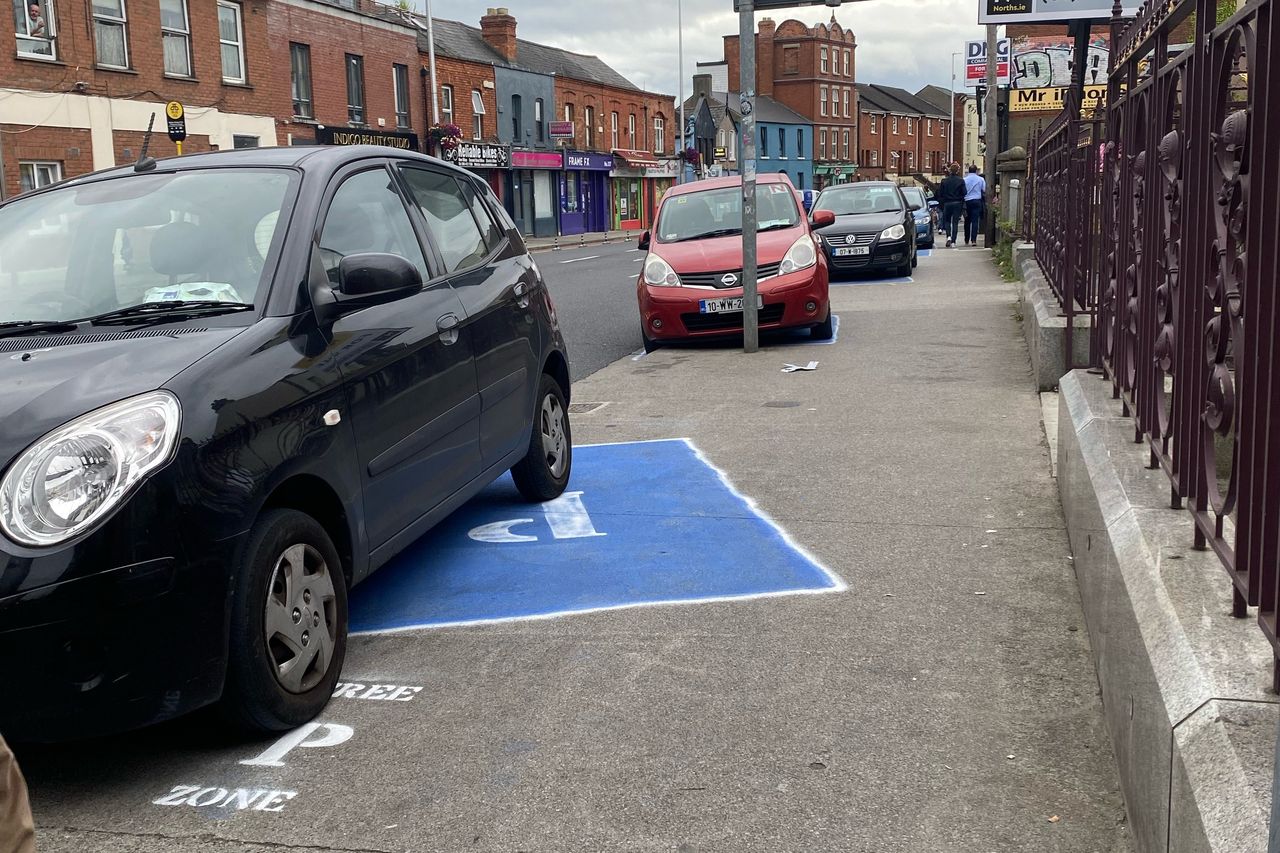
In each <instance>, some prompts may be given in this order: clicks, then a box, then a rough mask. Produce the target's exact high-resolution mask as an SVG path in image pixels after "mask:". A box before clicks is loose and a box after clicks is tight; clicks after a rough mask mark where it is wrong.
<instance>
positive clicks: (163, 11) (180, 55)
mask: <svg viewBox="0 0 1280 853" xmlns="http://www.w3.org/2000/svg"><path fill="white" fill-rule="evenodd" d="M160 46H161V48H162V53H163V54H164V73H165V74H172V75H173V76H175V77H190V76H191V23H190V21H189V19H188V18H187V2H186V0H160Z"/></svg>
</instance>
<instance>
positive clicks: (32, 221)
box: [0, 169, 294, 323]
mask: <svg viewBox="0 0 1280 853" xmlns="http://www.w3.org/2000/svg"><path fill="white" fill-rule="evenodd" d="M293 181H294V173H293V172H292V171H288V170H283V169H208V170H202V171H184V172H177V173H151V174H138V175H127V176H124V177H121V178H113V179H111V180H106V181H98V182H94V183H89V184H83V185H80V186H76V185H70V186H66V187H63V188H61V189H54V190H51V191H49V192H45V193H39V194H36V195H31V196H28V197H25V198H19V199H17V200H15V201H13V202H11V203H10V204H8V205H6V206H4V207H2V208H0V323H22V322H27V321H36V322H44V321H64V320H71V319H78V318H83V317H89V316H93V315H96V314H101V313H104V312H108V311H117V310H119V309H121V308H129V307H131V306H135V305H140V304H143V303H151V302H176V301H181V302H235V303H252V302H253V301H254V300H255V299H257V298H258V296H259V288H260V286H261V285H262V280H263V276H264V269H265V267H266V260H267V258H268V257H269V256H270V254H271V249H272V247H273V246H274V244H275V242H276V241H277V240H279V239H280V234H279V232H280V231H281V230H282V229H277V227H276V225H277V222H278V220H279V217H280V212H281V210H282V208H283V206H284V203H285V199H286V198H287V197H288V196H289V195H290V190H291V186H292V183H293Z"/></svg>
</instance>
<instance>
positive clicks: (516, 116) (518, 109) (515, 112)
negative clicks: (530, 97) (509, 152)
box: [511, 95, 524, 145]
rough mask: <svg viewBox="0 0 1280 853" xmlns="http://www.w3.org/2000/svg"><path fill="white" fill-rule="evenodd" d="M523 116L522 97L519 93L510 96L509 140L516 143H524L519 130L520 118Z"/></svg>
mask: <svg viewBox="0 0 1280 853" xmlns="http://www.w3.org/2000/svg"><path fill="white" fill-rule="evenodd" d="M523 117H524V99H523V98H521V97H520V96H519V95H512V96H511V141H512V142H514V143H515V144H516V145H522V144H524V134H523V133H521V132H520V131H521V130H522V129H523V128H521V127H520V119H522V118H523Z"/></svg>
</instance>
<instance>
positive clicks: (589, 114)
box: [582, 107, 596, 148]
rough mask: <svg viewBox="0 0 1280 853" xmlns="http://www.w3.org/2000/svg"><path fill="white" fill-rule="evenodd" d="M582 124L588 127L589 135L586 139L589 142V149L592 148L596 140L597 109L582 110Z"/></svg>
mask: <svg viewBox="0 0 1280 853" xmlns="http://www.w3.org/2000/svg"><path fill="white" fill-rule="evenodd" d="M582 123H583V124H584V125H586V129H587V135H586V136H585V137H584V138H585V139H586V142H587V148H591V147H593V146H594V144H595V138H596V108H595V107H583V108H582Z"/></svg>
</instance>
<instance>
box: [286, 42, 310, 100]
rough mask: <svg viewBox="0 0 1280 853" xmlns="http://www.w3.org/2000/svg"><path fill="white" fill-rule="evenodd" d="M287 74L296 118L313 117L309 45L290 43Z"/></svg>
mask: <svg viewBox="0 0 1280 853" xmlns="http://www.w3.org/2000/svg"><path fill="white" fill-rule="evenodd" d="M289 74H290V78H291V79H290V82H291V84H292V88H293V114H294V115H295V116H297V117H298V118H315V107H314V106H313V105H312V102H311V46H310V45H307V44H298V43H297V42H292V43H290V45H289Z"/></svg>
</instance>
